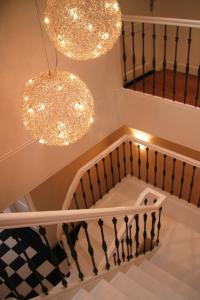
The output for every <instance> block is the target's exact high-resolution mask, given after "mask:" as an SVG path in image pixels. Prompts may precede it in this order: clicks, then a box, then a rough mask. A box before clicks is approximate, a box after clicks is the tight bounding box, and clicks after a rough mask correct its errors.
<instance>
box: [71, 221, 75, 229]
mask: <svg viewBox="0 0 200 300" xmlns="http://www.w3.org/2000/svg"><path fill="white" fill-rule="evenodd" d="M70 224H71V227H72V229H73V230H74V229H75V226H74V223H72V222H71V223H70Z"/></svg>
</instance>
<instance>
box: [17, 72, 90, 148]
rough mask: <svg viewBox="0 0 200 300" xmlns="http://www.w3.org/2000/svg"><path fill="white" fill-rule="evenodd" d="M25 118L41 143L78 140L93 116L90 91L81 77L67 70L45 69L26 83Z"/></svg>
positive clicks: (29, 128) (68, 142)
mask: <svg viewBox="0 0 200 300" xmlns="http://www.w3.org/2000/svg"><path fill="white" fill-rule="evenodd" d="M21 110H22V116H23V122H24V125H25V128H26V129H28V130H29V131H30V132H31V134H32V135H33V137H34V138H35V139H37V140H39V142H40V143H42V144H47V145H58V146H64V145H69V144H70V143H74V142H76V141H77V140H78V139H80V138H81V137H82V136H83V135H84V134H85V133H86V132H87V131H88V129H89V127H90V126H91V124H92V123H93V120H94V102H93V97H92V95H91V92H90V91H89V89H88V88H87V86H86V84H85V83H84V82H83V81H81V80H80V78H79V77H77V76H75V75H73V74H70V73H67V72H65V71H56V72H52V73H51V72H50V73H49V72H47V73H42V74H41V75H40V76H38V77H36V78H33V79H30V80H29V81H28V82H27V83H26V87H25V92H24V99H23V102H22V105H21Z"/></svg>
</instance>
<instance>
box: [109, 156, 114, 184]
mask: <svg viewBox="0 0 200 300" xmlns="http://www.w3.org/2000/svg"><path fill="white" fill-rule="evenodd" d="M109 157H110V168H111V174H112V186H113V187H114V186H115V179H114V168H113V160H112V152H110V153H109Z"/></svg>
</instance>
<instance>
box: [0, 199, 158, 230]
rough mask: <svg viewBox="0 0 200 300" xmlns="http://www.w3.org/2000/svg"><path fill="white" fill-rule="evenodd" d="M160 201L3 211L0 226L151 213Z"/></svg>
mask: <svg viewBox="0 0 200 300" xmlns="http://www.w3.org/2000/svg"><path fill="white" fill-rule="evenodd" d="M161 204H162V201H161V202H159V201H158V203H156V204H155V205H149V206H144V205H143V206H138V207H135V206H126V207H112V208H91V209H79V210H77V209H76V210H67V211H66V210H58V211H44V212H41V211H40V212H26V213H3V214H1V215H0V224H1V226H0V228H4V229H9V228H22V227H30V226H39V225H53V224H63V223H71V222H79V221H83V220H84V221H89V220H96V219H99V218H103V217H113V216H125V215H133V214H143V213H151V212H153V211H156V210H157V209H158V208H159V207H160V206H161Z"/></svg>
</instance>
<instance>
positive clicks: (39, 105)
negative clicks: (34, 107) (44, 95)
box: [38, 102, 46, 111]
mask: <svg viewBox="0 0 200 300" xmlns="http://www.w3.org/2000/svg"><path fill="white" fill-rule="evenodd" d="M45 107H46V105H45V104H44V103H41V102H40V103H39V104H38V111H43V110H44V109H45Z"/></svg>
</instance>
